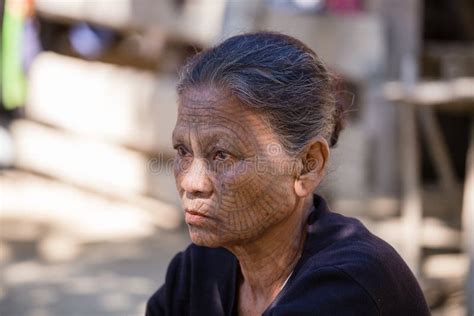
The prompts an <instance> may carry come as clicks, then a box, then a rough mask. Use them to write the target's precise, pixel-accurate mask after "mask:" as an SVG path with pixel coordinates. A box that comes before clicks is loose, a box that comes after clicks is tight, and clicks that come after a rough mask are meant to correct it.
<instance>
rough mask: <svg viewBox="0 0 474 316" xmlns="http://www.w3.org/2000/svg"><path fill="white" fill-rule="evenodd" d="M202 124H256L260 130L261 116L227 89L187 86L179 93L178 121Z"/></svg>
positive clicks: (179, 123)
mask: <svg viewBox="0 0 474 316" xmlns="http://www.w3.org/2000/svg"><path fill="white" fill-rule="evenodd" d="M189 124H205V125H213V124H216V125H218V126H219V125H222V124H225V125H226V126H228V127H231V126H234V127H241V128H243V129H244V130H247V129H249V128H256V129H258V131H259V132H260V131H262V132H263V130H261V127H262V125H263V119H262V118H261V115H260V114H258V113H256V111H254V110H252V109H250V108H249V107H248V106H246V105H244V104H242V103H241V102H239V100H238V99H237V98H235V97H234V96H232V95H231V94H230V93H228V92H224V91H220V90H217V89H212V88H205V89H201V90H198V89H190V90H189V91H186V92H185V93H183V94H182V95H181V96H180V100H179V107H178V125H189Z"/></svg>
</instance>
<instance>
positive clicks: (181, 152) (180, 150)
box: [176, 146, 188, 157]
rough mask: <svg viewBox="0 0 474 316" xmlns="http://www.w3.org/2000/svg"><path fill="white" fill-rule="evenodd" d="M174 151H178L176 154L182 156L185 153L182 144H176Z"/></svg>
mask: <svg viewBox="0 0 474 316" xmlns="http://www.w3.org/2000/svg"><path fill="white" fill-rule="evenodd" d="M176 151H177V152H178V155H179V156H181V157H184V156H186V155H187V153H188V152H187V150H186V149H185V148H184V147H183V146H177V147H176Z"/></svg>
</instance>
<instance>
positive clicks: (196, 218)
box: [184, 209, 210, 225]
mask: <svg viewBox="0 0 474 316" xmlns="http://www.w3.org/2000/svg"><path fill="white" fill-rule="evenodd" d="M209 219H210V217H208V216H207V215H205V214H203V213H201V212H197V211H195V210H190V209H186V210H185V215H184V220H185V222H186V224H189V225H199V224H202V223H204V222H205V221H207V220H209Z"/></svg>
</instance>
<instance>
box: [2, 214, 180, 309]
mask: <svg viewBox="0 0 474 316" xmlns="http://www.w3.org/2000/svg"><path fill="white" fill-rule="evenodd" d="M0 225H1V228H2V231H3V228H5V226H6V225H8V226H10V228H12V225H13V227H14V226H15V225H16V227H17V228H21V226H22V225H23V229H25V230H28V229H30V230H34V228H32V227H30V228H28V225H25V224H24V223H23V224H22V225H20V223H16V224H15V223H5V222H4V221H2V222H0ZM32 236H33V235H32ZM13 237H14V236H11V235H10V236H2V242H1V243H0V270H1V279H0V314H1V315H2V316H21V315H28V316H30V315H31V316H52V315H68V316H69V315H78V316H79V315H81V316H83V315H89V316H92V315H144V308H145V302H146V300H147V298H148V297H149V296H150V295H151V294H152V293H153V292H154V291H155V290H156V288H157V287H158V286H159V285H160V284H161V283H162V282H163V280H164V276H165V272H166V267H167V265H168V263H169V261H170V259H171V258H172V256H173V255H174V254H175V253H176V252H177V251H178V250H181V249H183V248H184V247H185V246H186V245H187V244H188V242H189V241H188V237H187V232H186V231H184V230H178V231H175V232H166V231H156V232H155V234H153V236H151V237H147V238H144V239H138V240H134V241H122V242H98V243H92V244H91V243H88V244H81V245H80V246H76V247H79V249H75V250H74V249H73V250H72V251H73V252H74V254H70V253H69V254H68V256H69V258H67V259H68V260H66V258H64V253H62V254H61V253H60V252H64V251H66V252H70V251H71V247H72V248H74V246H72V245H73V244H72V243H69V241H68V240H66V239H64V240H60V239H58V240H56V241H54V240H51V241H50V242H51V243H52V246H53V247H52V249H48V250H45V249H42V246H41V245H40V244H39V241H40V240H41V239H33V240H32V239H29V238H26V237H27V236H26V237H25V236H23V237H22V236H18V237H19V238H17V239H16V240H15V239H14V238H13ZM54 242H56V244H54ZM44 247H45V246H43V248H44ZM54 251H56V252H59V253H58V254H56V257H55V254H54ZM45 252H46V253H45ZM45 255H46V256H48V255H49V256H50V257H52V258H53V259H54V258H56V259H58V258H62V260H48V259H45ZM72 257H74V259H71V258H72Z"/></svg>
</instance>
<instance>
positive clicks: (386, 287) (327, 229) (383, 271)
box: [295, 211, 429, 315]
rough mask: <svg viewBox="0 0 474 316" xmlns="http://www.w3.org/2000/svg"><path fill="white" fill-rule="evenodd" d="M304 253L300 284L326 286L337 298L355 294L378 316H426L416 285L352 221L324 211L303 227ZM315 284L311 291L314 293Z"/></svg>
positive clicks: (388, 251) (395, 258) (389, 250)
mask: <svg viewBox="0 0 474 316" xmlns="http://www.w3.org/2000/svg"><path fill="white" fill-rule="evenodd" d="M304 251H305V252H304V254H303V256H304V257H305V259H304V260H302V262H301V266H300V267H299V271H298V274H299V275H300V277H301V279H300V281H302V280H303V279H308V278H309V279H318V280H327V281H328V282H329V283H327V285H328V286H330V287H331V289H332V291H335V292H336V293H337V292H338V293H340V294H339V295H340V296H341V297H342V296H343V293H349V294H350V293H351V294H352V295H354V293H359V295H360V296H361V297H365V298H366V299H367V301H368V302H370V303H373V304H374V305H375V306H376V309H377V310H378V311H379V313H380V314H382V315H392V314H394V313H395V312H397V313H398V312H400V314H404V313H405V314H406V313H412V312H415V313H416V314H419V315H425V314H426V315H428V314H429V312H428V309H427V307H426V302H425V299H424V296H423V294H422V291H421V289H420V287H419V285H418V282H417V281H416V279H415V277H414V275H413V274H412V272H411V271H410V269H409V268H408V266H407V265H406V263H405V262H404V261H403V259H402V258H401V256H400V255H399V254H398V253H397V251H396V250H395V249H394V248H393V247H392V246H390V245H389V244H388V243H386V242H385V241H383V240H382V239H380V238H378V237H377V236H375V235H373V234H372V233H370V232H369V230H368V229H367V228H366V227H365V226H364V225H363V224H362V223H361V222H360V221H358V220H357V219H354V218H350V217H345V216H343V215H340V214H337V213H332V212H330V211H325V212H322V213H320V214H318V216H317V218H316V219H314V218H313V220H312V221H311V220H310V222H309V225H308V238H307V244H306V246H305V250H304ZM296 279H297V276H295V281H296ZM331 280H332V281H331ZM296 283H297V282H296ZM317 283H318V282H315V283H314V284H315V285H314V286H315V287H320V286H319V285H316V284H317ZM319 284H324V282H323V283H321V282H319ZM412 314H413V313H412Z"/></svg>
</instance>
